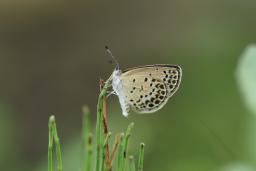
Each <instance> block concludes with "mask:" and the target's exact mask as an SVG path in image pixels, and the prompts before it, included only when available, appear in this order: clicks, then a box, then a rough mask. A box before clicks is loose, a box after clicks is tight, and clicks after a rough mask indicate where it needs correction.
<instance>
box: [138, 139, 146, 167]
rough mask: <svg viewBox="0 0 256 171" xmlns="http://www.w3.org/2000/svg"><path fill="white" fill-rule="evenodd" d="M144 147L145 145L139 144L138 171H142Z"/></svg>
mask: <svg viewBox="0 0 256 171" xmlns="http://www.w3.org/2000/svg"><path fill="white" fill-rule="evenodd" d="M144 147H145V144H144V143H141V144H140V152H139V162H138V171H143V162H144Z"/></svg>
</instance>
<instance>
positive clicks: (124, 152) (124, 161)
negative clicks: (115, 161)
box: [122, 122, 134, 171]
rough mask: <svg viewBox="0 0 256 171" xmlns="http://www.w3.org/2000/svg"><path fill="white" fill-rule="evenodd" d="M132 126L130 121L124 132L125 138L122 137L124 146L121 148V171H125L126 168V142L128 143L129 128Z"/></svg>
mask: <svg viewBox="0 0 256 171" xmlns="http://www.w3.org/2000/svg"><path fill="white" fill-rule="evenodd" d="M133 126H134V123H133V122H132V123H130V124H129V126H128V128H127V130H126V133H125V139H124V148H123V152H122V153H123V156H122V171H125V169H126V160H127V159H126V156H127V149H128V143H129V139H130V136H131V130H132V128H133Z"/></svg>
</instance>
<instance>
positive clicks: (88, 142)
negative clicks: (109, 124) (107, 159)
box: [86, 133, 93, 171]
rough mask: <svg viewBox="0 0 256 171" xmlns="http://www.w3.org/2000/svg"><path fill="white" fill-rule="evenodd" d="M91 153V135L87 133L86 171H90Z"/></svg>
mask: <svg viewBox="0 0 256 171" xmlns="http://www.w3.org/2000/svg"><path fill="white" fill-rule="evenodd" d="M92 153H93V146H92V133H89V135H88V139H87V153H86V154H87V158H86V171H91V170H92Z"/></svg>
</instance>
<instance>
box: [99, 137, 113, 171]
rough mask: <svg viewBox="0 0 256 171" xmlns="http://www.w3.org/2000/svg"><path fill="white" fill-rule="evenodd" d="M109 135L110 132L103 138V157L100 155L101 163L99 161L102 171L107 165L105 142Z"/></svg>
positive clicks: (106, 142)
mask: <svg viewBox="0 0 256 171" xmlns="http://www.w3.org/2000/svg"><path fill="white" fill-rule="evenodd" d="M110 136H111V132H109V133H108V134H107V136H106V138H105V140H104V144H103V157H102V163H101V171H104V170H106V169H107V165H106V162H105V160H106V150H105V149H106V147H107V144H108V140H109V138H110Z"/></svg>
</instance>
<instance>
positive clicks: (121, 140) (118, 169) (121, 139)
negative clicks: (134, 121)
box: [117, 133, 124, 171]
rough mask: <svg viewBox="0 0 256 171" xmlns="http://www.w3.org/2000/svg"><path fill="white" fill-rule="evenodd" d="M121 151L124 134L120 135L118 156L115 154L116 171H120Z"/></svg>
mask: <svg viewBox="0 0 256 171" xmlns="http://www.w3.org/2000/svg"><path fill="white" fill-rule="evenodd" d="M123 149H124V133H121V136H120V143H119V147H118V154H117V171H121V162H122V157H123Z"/></svg>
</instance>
